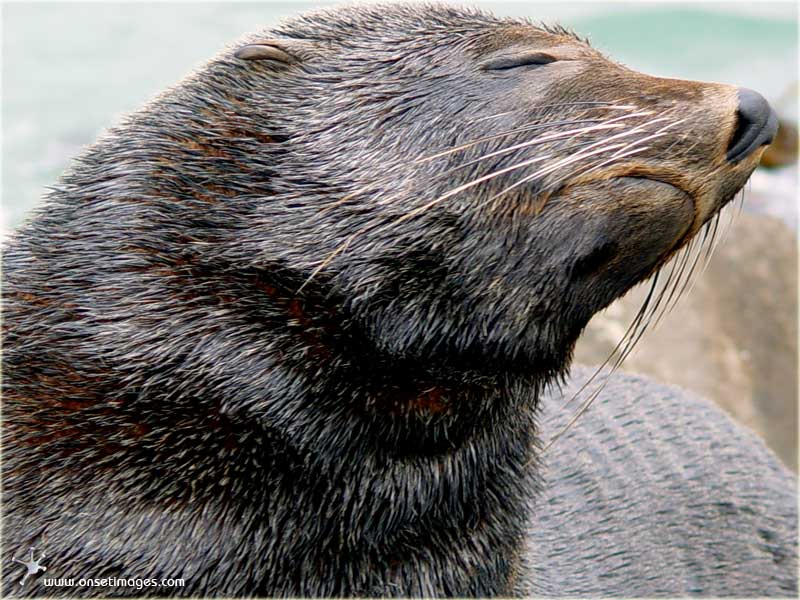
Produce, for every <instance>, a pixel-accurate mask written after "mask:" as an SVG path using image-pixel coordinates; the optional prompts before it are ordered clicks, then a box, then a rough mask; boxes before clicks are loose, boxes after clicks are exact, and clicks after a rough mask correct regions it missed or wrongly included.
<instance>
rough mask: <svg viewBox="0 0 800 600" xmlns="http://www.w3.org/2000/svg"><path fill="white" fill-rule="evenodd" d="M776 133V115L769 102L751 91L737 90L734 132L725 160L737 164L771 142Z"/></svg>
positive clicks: (745, 89)
mask: <svg viewBox="0 0 800 600" xmlns="http://www.w3.org/2000/svg"><path fill="white" fill-rule="evenodd" d="M777 131H778V115H776V114H775V111H774V110H772V107H771V106H770V105H769V102H767V100H766V99H765V98H764V96H762V95H761V94H759V93H758V92H754V91H753V90H748V89H747V88H739V108H738V110H737V111H736V131H735V132H734V134H733V137H732V138H731V141H730V143H729V144H728V154H727V159H728V160H729V161H731V162H738V161H740V160H742V159H743V158H745V157H746V156H749V155H750V154H752V153H753V152H754V151H755V150H756V149H757V148H760V147H761V146H765V145H767V144H770V143H771V142H772V139H773V138H774V137H775V133H776V132H777Z"/></svg>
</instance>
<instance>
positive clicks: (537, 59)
mask: <svg viewBox="0 0 800 600" xmlns="http://www.w3.org/2000/svg"><path fill="white" fill-rule="evenodd" d="M556 60H557V59H556V57H555V56H551V55H550V54H546V53H544V52H525V53H521V54H514V55H510V56H509V55H506V56H498V57H496V58H491V59H489V60H487V61H486V62H484V63H482V64H481V69H483V70H484V71H504V70H506V69H514V68H516V67H529V66H541V65H546V64H549V63H551V62H555V61H556Z"/></svg>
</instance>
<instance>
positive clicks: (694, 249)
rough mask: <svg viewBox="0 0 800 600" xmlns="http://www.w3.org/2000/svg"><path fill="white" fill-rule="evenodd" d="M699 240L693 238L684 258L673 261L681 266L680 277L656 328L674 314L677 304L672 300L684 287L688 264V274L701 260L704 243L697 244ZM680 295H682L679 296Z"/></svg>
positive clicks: (684, 249)
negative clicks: (669, 315)
mask: <svg viewBox="0 0 800 600" xmlns="http://www.w3.org/2000/svg"><path fill="white" fill-rule="evenodd" d="M697 239H698V238H697V237H693V238H692V239H691V240H690V241H689V243H688V244H687V245H686V247H685V248H683V250H682V256H681V257H680V258H677V257H676V258H675V259H674V260H673V261H672V262H674V263H676V264H678V263H679V264H680V268H679V270H678V277H677V279H676V280H675V283H674V285H673V286H672V288H671V289H670V291H669V296H667V301H666V303H665V304H664V307H663V308H662V309H661V312H660V313H659V315H658V317H657V318H656V321H655V325H654V326H656V327H657V326H658V324H659V323H660V322H661V320H662V319H663V318H664V317H665V316H666V315H668V314H669V313H670V312H672V309H673V308H674V307H675V306H676V303H673V302H672V299H673V298H675V293H676V292H677V291H678V290H679V289H681V287H682V286H683V275H684V273H686V272H687V271H686V265H687V264H691V265H692V266H691V267H689V271H688V273H691V272H692V271H693V270H694V268H695V266H696V264H697V261H698V259H699V258H700V256H701V254H702V248H703V243H702V240H701V243H700V244H697V243H696V242H697ZM703 240H705V234H704V237H703ZM693 253H694V259H692V258H691V257H692V255H693ZM678 295H680V294H678ZM676 302H677V299H676Z"/></svg>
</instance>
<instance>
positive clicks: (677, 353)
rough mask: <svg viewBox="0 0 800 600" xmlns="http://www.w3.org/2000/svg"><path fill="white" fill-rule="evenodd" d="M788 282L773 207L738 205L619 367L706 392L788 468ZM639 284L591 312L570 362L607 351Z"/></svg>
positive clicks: (793, 354) (791, 414)
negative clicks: (688, 279)
mask: <svg viewBox="0 0 800 600" xmlns="http://www.w3.org/2000/svg"><path fill="white" fill-rule="evenodd" d="M731 210H738V209H737V208H736V207H733V206H732V207H729V208H728V209H726V211H725V212H726V213H728V214H723V215H722V218H721V221H720V226H721V227H723V226H724V225H725V224H726V223H727V222H728V219H729V214H730V213H729V211H731ZM667 271H668V269H667ZM797 285H798V282H797V239H796V237H795V235H794V234H793V232H792V231H791V230H790V229H789V228H788V227H787V226H786V225H785V224H784V223H783V222H781V221H780V220H778V219H775V218H773V217H770V216H766V215H752V214H746V213H743V214H740V215H738V216H737V217H736V219H735V221H734V223H733V226H732V227H731V230H730V232H729V234H728V235H727V236H726V239H724V240H721V243H720V244H719V246H718V247H717V249H716V251H715V253H714V255H713V257H712V259H711V261H710V263H709V265H708V267H707V269H706V271H705V272H704V273H703V274H702V276H700V277H699V278H698V279H697V281H696V284H695V285H694V287H693V288H692V289H691V292H690V293H689V294H688V295H685V296H684V297H683V298H682V299H681V301H680V302H679V303H678V305H677V306H676V308H675V309H674V310H673V311H672V312H671V313H670V314H668V315H667V316H666V317H665V318H664V319H663V320H662V321H661V322H660V323H659V325H658V326H657V327H656V328H655V329H651V330H649V331H648V332H646V333H645V334H644V336H643V337H642V339H641V340H640V341H639V344H638V346H637V348H636V349H635V350H634V351H633V353H632V354H631V355H630V356H629V357H628V359H627V360H626V361H625V363H624V364H623V366H622V368H623V369H624V370H626V371H631V372H638V373H642V374H645V375H648V376H650V377H652V378H653V379H656V380H658V381H661V382H664V383H670V384H676V385H679V386H682V387H684V388H686V389H689V390H693V391H695V392H698V393H700V394H702V395H704V396H706V397H708V398H711V399H713V400H714V401H716V402H717V404H718V405H719V406H721V407H722V408H723V409H724V410H726V411H727V412H728V413H729V414H731V415H732V416H733V417H734V418H736V419H738V420H739V421H740V422H741V423H743V424H745V425H747V426H749V427H750V428H752V429H754V430H755V431H756V432H758V433H759V434H760V435H761V436H762V437H763V438H764V440H765V441H766V443H767V445H768V446H769V447H770V448H772V450H773V451H774V452H775V453H776V454H777V455H778V456H779V457H780V458H781V460H783V462H784V463H785V464H786V465H787V466H789V467H790V468H791V469H793V470H794V471H797V381H798V380H797V359H798V357H797V332H798V329H797V326H798V322H797ZM647 289H648V288H647V287H646V286H639V287H637V288H635V289H634V290H632V291H631V292H630V293H629V294H628V295H627V296H625V297H624V298H622V299H621V300H619V301H617V302H616V303H614V304H613V305H611V306H610V307H609V308H608V309H607V310H606V311H604V312H602V313H600V314H598V315H597V316H595V318H594V319H593V320H592V322H591V323H590V324H589V326H588V327H587V329H586V331H585V332H584V335H583V337H582V338H581V340H580V341H579V342H578V346H577V349H576V361H577V362H579V363H584V364H589V365H599V364H600V363H602V362H603V361H604V360H605V359H606V358H607V357H608V356H609V354H610V353H611V352H612V351H613V349H614V347H615V346H616V344H617V342H618V341H619V340H620V338H621V337H622V335H623V334H624V333H625V331H626V329H627V328H628V325H629V324H630V323H631V321H632V320H633V318H634V317H635V315H636V313H637V311H638V309H639V307H640V306H641V304H642V302H643V301H644V298H645V296H646V293H647ZM664 418H665V419H668V418H669V415H664Z"/></svg>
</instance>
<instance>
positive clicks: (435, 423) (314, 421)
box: [204, 280, 537, 596]
mask: <svg viewBox="0 0 800 600" xmlns="http://www.w3.org/2000/svg"><path fill="white" fill-rule="evenodd" d="M250 288H251V289H259V290H260V293H261V294H262V295H261V301H262V308H261V309H260V310H261V312H262V318H261V319H259V324H260V326H261V327H263V326H264V324H269V326H270V327H269V329H268V330H262V329H260V330H259V331H255V330H254V331H253V334H252V335H253V339H252V340H251V341H249V342H248V343H247V344H245V345H246V346H247V347H251V348H252V347H260V348H262V349H263V352H262V353H261V354H260V355H258V357H256V356H253V357H252V360H253V361H254V360H259V361H260V362H259V363H257V364H256V363H255V362H252V361H251V362H250V363H248V364H249V365H250V368H249V371H248V372H249V373H250V376H249V383H248V384H247V386H246V388H245V389H241V390H239V391H238V393H237V394H236V395H235V396H234V397H229V398H226V399H225V400H224V406H222V412H223V414H224V415H225V418H226V419H228V420H229V421H230V424H228V425H226V429H229V430H234V431H237V432H239V433H241V432H243V430H244V429H247V430H248V434H247V435H248V437H247V440H248V441H247V442H246V445H247V448H242V450H241V451H240V452H238V454H237V456H239V457H242V459H243V460H245V463H246V464H245V463H242V464H236V465H231V464H230V463H228V464H227V465H226V468H227V469H228V470H229V471H230V472H233V473H239V474H240V475H241V476H242V477H243V480H242V482H241V483H240V485H241V489H242V490H251V489H252V478H253V476H254V475H253V474H254V473H256V476H257V477H258V479H259V480H260V481H262V482H264V483H263V484H262V485H263V488H262V489H260V490H259V493H258V494H257V496H255V497H254V496H253V495H252V492H250V494H249V495H248V496H246V497H247V498H249V499H250V500H251V501H252V503H253V505H254V506H253V510H254V511H255V512H254V513H253V514H254V515H257V516H256V517H254V518H257V519H260V520H261V523H259V527H263V526H264V523H268V525H269V527H268V530H267V531H265V532H264V536H265V541H263V543H264V544H265V547H268V552H269V556H270V558H269V560H267V561H262V564H268V565H270V569H271V571H270V572H263V571H262V573H261V576H260V577H261V581H262V582H263V583H262V585H263V589H262V590H260V592H261V593H263V594H264V595H268V596H278V595H293V596H311V595H325V596H335V595H347V596H383V595H387V594H391V595H400V596H440V595H456V596H491V595H497V594H505V593H508V592H509V590H510V585H511V580H512V579H513V575H514V569H515V564H516V561H517V557H518V555H519V553H520V550H521V544H522V535H523V531H524V528H525V525H526V515H527V512H528V508H527V507H528V505H529V502H530V499H531V496H532V495H533V490H534V489H535V477H534V476H533V475H532V473H533V469H532V467H531V465H530V462H531V456H532V450H533V447H534V431H535V428H534V423H533V413H534V409H535V396H536V392H537V390H536V386H535V385H534V384H533V383H532V382H529V381H523V380H522V379H521V378H519V377H509V376H504V375H494V376H488V375H486V374H480V373H476V372H472V371H468V370H464V371H458V370H457V369H455V368H454V367H453V366H452V365H448V366H446V367H444V366H439V367H434V366H431V365H425V364H421V363H420V362H418V361H416V360H414V359H413V358H409V357H405V358H400V357H386V356H381V355H380V353H378V352H375V351H374V350H370V349H369V346H368V340H363V339H362V340H360V342H359V341H358V340H359V338H358V337H357V333H356V332H355V331H353V325H352V324H351V323H348V322H347V321H346V319H342V318H340V315H337V313H336V307H332V306H329V307H327V308H325V307H323V306H322V305H320V304H313V303H310V301H306V300H302V299H298V298H296V297H293V298H290V297H287V296H286V295H285V290H284V289H283V288H281V287H279V286H277V285H275V284H274V283H266V282H264V281H260V280H254V281H253V282H251V285H250ZM228 306H231V304H230V303H229V304H228ZM231 310H235V308H231ZM248 313H249V314H250V315H251V317H252V315H253V314H254V313H253V311H252V304H251V306H250V307H249V311H248ZM264 340H269V342H268V343H265V342H264ZM215 356H216V359H215V360H216V361H218V362H219V361H220V360H222V361H223V362H225V361H227V359H226V358H222V359H220V358H219V357H220V356H223V355H222V354H221V353H220V352H217V353H216V354H215ZM242 366H243V362H242V357H241V356H235V355H232V356H231V364H230V365H226V364H216V365H215V370H216V371H217V372H224V371H226V369H228V368H230V369H241V368H242ZM240 439H241V436H240ZM207 452H208V449H204V454H205V453H207ZM254 461H255V462H254ZM266 540H268V541H266ZM257 568H258V567H257V566H254V569H257Z"/></svg>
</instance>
